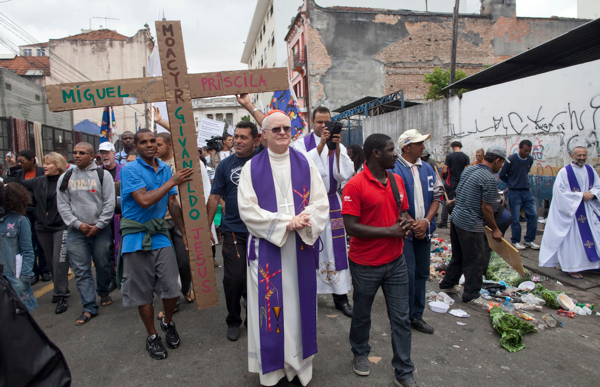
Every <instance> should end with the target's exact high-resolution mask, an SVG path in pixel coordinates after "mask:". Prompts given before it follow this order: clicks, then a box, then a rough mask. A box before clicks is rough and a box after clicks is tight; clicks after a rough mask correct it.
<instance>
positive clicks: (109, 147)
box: [98, 141, 123, 293]
mask: <svg viewBox="0 0 600 387" xmlns="http://www.w3.org/2000/svg"><path fill="white" fill-rule="evenodd" d="M98 154H99V155H100V159H101V160H102V165H101V166H100V168H104V169H105V170H106V171H107V172H108V173H110V175H111V176H112V178H113V181H114V182H115V193H116V195H117V197H116V198H115V203H117V206H116V207H117V208H115V214H114V216H113V220H112V222H110V227H111V229H112V238H111V239H110V240H111V244H110V252H111V254H110V255H109V256H108V257H107V258H108V259H109V263H110V268H111V269H110V287H109V288H108V292H109V293H110V292H112V291H113V290H115V289H116V288H117V270H116V265H117V255H118V254H119V246H120V245H121V233H120V232H119V226H120V224H121V223H120V222H121V206H120V203H119V192H120V191H121V176H120V174H121V168H123V166H122V165H121V164H118V163H117V162H116V160H115V156H116V151H115V146H114V145H113V144H112V143H111V142H109V141H105V142H103V143H102V144H100V147H98Z"/></svg>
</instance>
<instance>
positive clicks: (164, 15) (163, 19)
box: [162, 8, 167, 21]
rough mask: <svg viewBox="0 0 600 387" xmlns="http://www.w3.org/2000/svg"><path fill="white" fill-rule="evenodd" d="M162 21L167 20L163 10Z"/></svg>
mask: <svg viewBox="0 0 600 387" xmlns="http://www.w3.org/2000/svg"><path fill="white" fill-rule="evenodd" d="M162 21H167V18H165V9H164V8H163V18H162Z"/></svg>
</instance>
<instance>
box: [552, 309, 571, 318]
mask: <svg viewBox="0 0 600 387" xmlns="http://www.w3.org/2000/svg"><path fill="white" fill-rule="evenodd" d="M556 313H558V314H560V315H561V316H565V317H569V318H575V312H571V311H570V310H562V309H559V310H557V311H556Z"/></svg>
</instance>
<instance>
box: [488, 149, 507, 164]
mask: <svg viewBox="0 0 600 387" xmlns="http://www.w3.org/2000/svg"><path fill="white" fill-rule="evenodd" d="M485 154H486V156H487V155H494V156H498V157H501V158H503V159H504V160H505V161H506V162H507V163H510V161H508V159H507V158H506V149H504V148H503V147H501V146H499V145H492V146H491V147H489V148H488V149H487V152H485Z"/></svg>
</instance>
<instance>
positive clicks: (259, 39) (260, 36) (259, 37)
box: [258, 32, 262, 43]
mask: <svg viewBox="0 0 600 387" xmlns="http://www.w3.org/2000/svg"><path fill="white" fill-rule="evenodd" d="M258 42H259V43H261V42H262V32H261V33H260V35H258Z"/></svg>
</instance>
